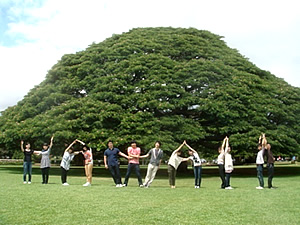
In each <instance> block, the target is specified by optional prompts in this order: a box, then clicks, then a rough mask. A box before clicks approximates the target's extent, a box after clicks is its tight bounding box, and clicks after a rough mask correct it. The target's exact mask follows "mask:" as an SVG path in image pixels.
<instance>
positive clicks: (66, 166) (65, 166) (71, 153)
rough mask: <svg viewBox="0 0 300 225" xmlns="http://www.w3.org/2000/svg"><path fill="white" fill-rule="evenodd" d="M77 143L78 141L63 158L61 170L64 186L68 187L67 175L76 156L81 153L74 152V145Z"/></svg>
mask: <svg viewBox="0 0 300 225" xmlns="http://www.w3.org/2000/svg"><path fill="white" fill-rule="evenodd" d="M75 143H76V140H74V141H73V142H72V143H71V144H70V145H69V146H68V147H67V148H66V149H65V151H64V155H63V157H62V160H61V163H60V168H61V182H62V185H64V186H68V185H69V184H68V183H67V173H68V171H69V169H70V163H71V161H72V160H73V158H74V157H75V155H78V154H79V153H80V152H74V151H73V145H74V144H75Z"/></svg>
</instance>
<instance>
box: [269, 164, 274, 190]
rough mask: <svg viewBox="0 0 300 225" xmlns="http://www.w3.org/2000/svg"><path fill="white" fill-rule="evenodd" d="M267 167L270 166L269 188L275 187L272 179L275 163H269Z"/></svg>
mask: <svg viewBox="0 0 300 225" xmlns="http://www.w3.org/2000/svg"><path fill="white" fill-rule="evenodd" d="M267 167H268V188H271V187H273V185H272V181H273V177H274V164H273V163H268V164H267Z"/></svg>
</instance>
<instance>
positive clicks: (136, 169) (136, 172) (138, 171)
mask: <svg viewBox="0 0 300 225" xmlns="http://www.w3.org/2000/svg"><path fill="white" fill-rule="evenodd" d="M134 167H135V174H136V176H137V179H138V182H139V185H143V181H142V177H141V170H140V165H139V164H135V166H134Z"/></svg>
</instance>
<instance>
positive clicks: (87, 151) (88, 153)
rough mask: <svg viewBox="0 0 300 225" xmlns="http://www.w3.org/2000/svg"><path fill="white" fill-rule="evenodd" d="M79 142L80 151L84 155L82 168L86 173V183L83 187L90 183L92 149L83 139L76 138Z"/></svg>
mask: <svg viewBox="0 0 300 225" xmlns="http://www.w3.org/2000/svg"><path fill="white" fill-rule="evenodd" d="M76 141H78V142H79V143H81V144H82V145H83V146H82V151H81V153H82V154H83V156H84V170H85V175H86V183H85V184H84V185H83V186H84V187H89V186H91V185H92V173H93V153H92V149H91V148H89V147H88V146H87V145H86V144H85V143H84V142H83V141H80V140H78V139H76Z"/></svg>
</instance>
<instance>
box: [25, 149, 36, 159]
mask: <svg viewBox="0 0 300 225" xmlns="http://www.w3.org/2000/svg"><path fill="white" fill-rule="evenodd" d="M33 152H34V151H33V150H30V151H26V150H24V162H31V156H32V154H33Z"/></svg>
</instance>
